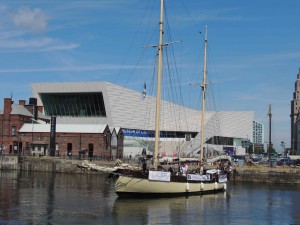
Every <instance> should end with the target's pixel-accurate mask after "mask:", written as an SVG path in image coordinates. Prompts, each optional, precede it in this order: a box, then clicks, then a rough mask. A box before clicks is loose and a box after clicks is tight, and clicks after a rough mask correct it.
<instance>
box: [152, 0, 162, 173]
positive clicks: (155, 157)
mask: <svg viewBox="0 0 300 225" xmlns="http://www.w3.org/2000/svg"><path fill="white" fill-rule="evenodd" d="M163 9H164V0H161V1H160V19H159V44H158V47H157V51H158V68H157V95H156V114H155V145H154V169H155V170H157V165H158V147H159V138H160V130H159V122H160V98H161V77H162V49H163Z"/></svg>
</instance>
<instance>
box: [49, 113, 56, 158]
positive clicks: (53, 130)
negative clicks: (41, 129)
mask: <svg viewBox="0 0 300 225" xmlns="http://www.w3.org/2000/svg"><path fill="white" fill-rule="evenodd" d="M55 136H56V117H54V116H52V117H51V121H50V156H55V149H56V143H55V142H56V140H55Z"/></svg>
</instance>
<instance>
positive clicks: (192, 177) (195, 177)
mask: <svg viewBox="0 0 300 225" xmlns="http://www.w3.org/2000/svg"><path fill="white" fill-rule="evenodd" d="M187 179H188V180H200V181H209V180H210V175H209V174H207V175H200V174H188V175H187Z"/></svg>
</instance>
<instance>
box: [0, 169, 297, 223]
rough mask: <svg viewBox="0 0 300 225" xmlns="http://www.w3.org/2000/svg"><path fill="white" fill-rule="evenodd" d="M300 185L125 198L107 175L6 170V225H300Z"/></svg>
mask: <svg viewBox="0 0 300 225" xmlns="http://www.w3.org/2000/svg"><path fill="white" fill-rule="evenodd" d="M299 214H300V187H299V186H298V187H297V186H291V185H267V184H252V183H243V184H231V183H230V184H229V185H228V190H227V192H226V193H218V194H212V195H203V196H190V197H179V198H178V197H177V198H160V199H155V198H152V199H119V198H118V197H117V195H116V194H115V192H114V182H113V180H106V179H105V176H104V175H74V174H54V173H53V174H52V173H29V172H22V173H20V172H17V171H0V224H1V225H2V224H3V225H4V224H5V225H6V224H20V225H23V224H24V225H25V224H31V225H36V224H48V225H54V224H55V225H56V224H57V225H58V224H72V225H77V224H88V225H90V224H122V225H123V224H300V215H299Z"/></svg>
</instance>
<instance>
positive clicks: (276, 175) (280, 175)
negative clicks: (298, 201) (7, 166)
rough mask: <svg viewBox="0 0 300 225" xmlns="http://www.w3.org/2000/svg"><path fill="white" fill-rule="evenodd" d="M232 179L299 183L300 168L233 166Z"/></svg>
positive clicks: (238, 180)
mask: <svg viewBox="0 0 300 225" xmlns="http://www.w3.org/2000/svg"><path fill="white" fill-rule="evenodd" d="M232 180H233V181H236V182H260V183H278V184H280V183H285V184H300V168H297V167H288V166H276V167H267V166H245V167H235V168H233V171H232Z"/></svg>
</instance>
